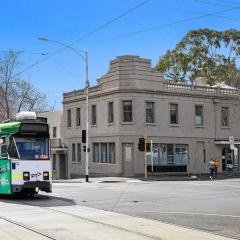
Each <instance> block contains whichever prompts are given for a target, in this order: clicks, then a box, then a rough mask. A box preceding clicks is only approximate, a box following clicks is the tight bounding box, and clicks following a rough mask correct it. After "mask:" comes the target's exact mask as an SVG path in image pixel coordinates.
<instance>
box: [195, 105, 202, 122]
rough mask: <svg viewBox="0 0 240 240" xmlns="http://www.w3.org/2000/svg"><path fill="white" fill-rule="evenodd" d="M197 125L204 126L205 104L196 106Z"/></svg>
mask: <svg viewBox="0 0 240 240" xmlns="http://www.w3.org/2000/svg"><path fill="white" fill-rule="evenodd" d="M195 126H203V106H201V105H196V106H195Z"/></svg>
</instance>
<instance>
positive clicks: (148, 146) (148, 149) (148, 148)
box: [146, 143, 151, 152]
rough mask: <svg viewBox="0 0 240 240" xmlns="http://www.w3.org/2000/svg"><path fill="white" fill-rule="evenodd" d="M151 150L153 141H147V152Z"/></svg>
mask: <svg viewBox="0 0 240 240" xmlns="http://www.w3.org/2000/svg"><path fill="white" fill-rule="evenodd" d="M150 151H151V143H146V152H150Z"/></svg>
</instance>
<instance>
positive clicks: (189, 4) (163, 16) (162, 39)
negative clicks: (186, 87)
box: [0, 0, 240, 109]
mask: <svg viewBox="0 0 240 240" xmlns="http://www.w3.org/2000/svg"><path fill="white" fill-rule="evenodd" d="M141 2H143V0H101V1H99V0H68V1H66V0H41V1H40V0H32V1H29V0H21V1H19V0H2V1H1V9H0V11H1V12H0V13H1V14H0V22H1V28H0V51H6V50H15V51H24V53H23V54H22V55H21V61H22V62H23V65H22V69H24V68H26V67H28V66H30V65H32V64H34V63H35V62H36V61H39V60H41V59H44V56H41V55H40V54H38V53H48V54H50V53H52V52H54V51H56V50H57V49H59V48H60V46H59V45H57V44H54V43H52V42H42V41H38V40H36V38H38V37H45V38H49V39H52V40H57V41H60V42H63V43H66V44H68V43H71V42H72V41H75V40H76V39H79V38H81V36H83V35H85V34H86V33H88V32H91V31H92V30H94V29H96V28H97V27H98V26H101V25H103V24H104V23H106V22H108V21H110V20H111V19H113V18H114V17H116V16H118V15H120V14H122V13H123V12H125V11H127V10H128V9H130V8H133V7H134V6H136V5H138V4H139V3H141ZM231 6H234V7H236V8H235V9H233V10H231V11H228V12H224V13H219V14H217V15H220V16H223V17H229V18H231V19H225V18H218V17H214V16H208V17H205V18H201V19H195V20H192V21H188V22H182V23H179V24H174V25H171V26H168V27H159V28H156V29H154V30H153V31H147V32H143V33H141V34H136V35H129V36H127V37H120V36H121V35H125V34H128V33H131V32H135V31H139V30H142V29H146V28H151V27H158V26H163V25H166V24H169V23H174V22H176V21H180V20H184V19H188V18H193V17H197V16H200V15H204V14H207V13H212V12H217V11H222V10H224V9H229V8H230V7H231ZM239 7H240V1H239V0H233V1H227V0H206V1H205V0H203V1H196V0H186V1H180V0H179V1H177V0H151V1H149V2H148V3H147V4H145V5H144V6H142V7H141V8H138V9H136V10H135V11H133V12H131V13H129V14H128V15H126V16H125V17H123V18H121V19H120V20H118V21H116V22H114V23H113V24H111V25H109V26H107V27H106V28H104V29H102V30H101V31H98V32H97V33H95V34H93V35H91V36H90V37H88V38H85V39H84V40H82V41H79V42H77V43H76V44H74V45H73V47H74V48H77V49H81V50H87V51H88V54H89V79H90V85H91V86H93V85H95V84H96V80H97V79H98V78H99V77H100V76H101V75H103V74H105V73H106V72H107V70H108V66H109V61H110V60H112V59H114V58H115V57H116V56H120V55H126V54H133V55H139V56H141V57H145V58H150V59H152V66H155V65H156V63H157V61H158V59H159V57H160V56H161V55H163V54H164V53H165V52H166V50H167V49H172V48H174V47H175V45H176V44H177V43H178V42H179V41H180V40H181V38H182V37H183V36H184V35H185V34H186V33H187V32H188V31H189V30H193V29H199V28H211V29H216V30H226V29H229V28H235V29H238V30H239V24H240V15H239V12H240V8H239ZM188 11H193V12H198V13H191V12H188ZM21 77H22V78H25V79H29V80H30V81H31V82H32V83H33V84H34V85H35V86H36V87H37V88H38V89H39V90H40V91H42V92H45V93H46V94H47V98H48V102H49V104H50V105H55V108H56V109H60V108H61V107H62V104H61V102H62V93H63V92H68V91H72V90H76V89H80V88H83V87H84V81H85V63H84V61H83V60H82V59H81V57H80V56H78V55H77V54H74V53H73V52H72V51H70V50H69V49H66V50H64V51H62V52H60V53H59V54H57V55H54V56H53V57H51V58H49V59H47V60H46V61H43V62H41V63H40V64H38V65H36V66H35V67H33V68H31V69H29V70H27V71H25V72H24V73H23V74H22V75H21Z"/></svg>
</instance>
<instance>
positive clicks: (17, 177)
mask: <svg viewBox="0 0 240 240" xmlns="http://www.w3.org/2000/svg"><path fill="white" fill-rule="evenodd" d="M12 179H23V175H22V174H21V173H19V174H18V173H14V174H12Z"/></svg>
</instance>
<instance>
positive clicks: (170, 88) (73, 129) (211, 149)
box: [62, 56, 240, 178]
mask: <svg viewBox="0 0 240 240" xmlns="http://www.w3.org/2000/svg"><path fill="white" fill-rule="evenodd" d="M85 99H86V95H85V92H84V89H83V90H79V91H73V92H69V93H65V94H64V95H63V133H62V134H63V137H64V142H65V144H66V146H67V147H68V177H71V178H72V177H78V176H80V175H84V173H85V165H84V163H85V153H84V152H83V151H82V149H83V144H82V143H81V133H82V129H85V113H86V111H85ZM124 101H127V102H125V104H126V109H125V108H124V109H125V113H123V102H124ZM109 102H113V122H111V123H109ZM239 103H240V101H239V91H238V90H235V89H220V88H211V87H206V86H192V85H187V84H177V83H170V82H168V81H165V80H164V78H163V76H162V74H161V73H159V72H157V71H156V70H154V69H153V68H152V67H151V61H150V60H149V59H143V58H140V57H138V56H122V57H117V58H116V59H115V60H113V61H110V69H109V71H108V73H107V74H105V75H104V76H102V77H101V78H100V79H98V84H97V85H96V86H94V87H91V88H90V89H89V123H90V125H89V139H90V149H91V151H90V175H108V176H122V175H125V176H137V175H143V174H144V154H143V152H139V150H138V140H139V138H140V137H143V136H144V134H146V135H147V139H148V140H147V141H148V142H150V140H152V142H153V143H154V149H153V150H154V151H153V157H154V171H160V172H168V171H171V172H178V171H184V172H188V173H206V172H207V171H208V168H207V165H208V161H209V159H210V158H218V159H219V160H220V162H221V166H220V169H219V170H220V171H222V170H223V171H225V170H226V164H227V158H228V157H229V156H230V150H229V144H228V138H229V136H234V138H235V143H236V145H235V147H236V149H235V151H234V152H235V163H239V157H238V155H237V151H238V146H239V145H238V144H239V140H240V124H239V123H240V121H239V120H240V105H239ZM127 104H128V106H127ZM147 104H149V105H150V106H151V107H152V108H151V109H148V110H147V109H146V108H147V106H148V105H147ZM171 104H173V105H171ZM174 104H177V112H178V113H177V123H174V124H171V123H170V120H172V121H173V120H174V121H175V120H176V119H174V116H175V115H174V116H173V119H170V118H171V117H170V108H171V109H172V108H174V107H175V108H176V105H174ZM92 105H95V106H96V124H95V125H93V126H92V125H91V120H92V113H91V111H92ZM129 106H130V107H129ZM195 106H202V107H200V110H201V111H202V116H200V117H198V119H196V116H195V115H196V107H195ZM111 107H112V106H111ZM131 107H132V114H131V113H130V112H131ZM224 107H225V109H223V108H224ZM77 108H80V113H81V114H80V115H81V116H80V118H81V121H80V126H76V125H77V124H76V123H77V119H76V117H77V116H76V115H77V114H76V113H77V110H76V109H77ZM69 110H71V111H69ZM224 110H225V113H226V112H227V113H228V116H227V119H226V121H228V122H227V123H226V124H227V126H222V115H223V114H224V113H223V111H224ZM147 111H150V112H151V111H152V112H153V114H152V115H149V112H148V113H147ZM127 112H128V113H127ZM70 113H71V126H70V127H68V118H69V117H70V116H68V115H69V114H70ZM173 113H175V112H173ZM150 114H151V113H150ZM123 115H124V116H123ZM146 115H148V117H149V116H150V118H148V121H149V119H150V120H151V121H152V122H148V123H147V122H146V120H147V119H146V118H147V116H146ZM124 117H125V118H128V117H129V119H130V120H131V121H130V122H124V119H123V118H124ZM151 117H152V118H151ZM125 120H126V119H125ZM196 121H200V125H199V122H196ZM196 123H198V125H196ZM79 144H80V145H79ZM72 148H74V149H75V153H74V155H75V156H76V157H74V158H75V159H72V158H73V152H72V151H73V149H72ZM80 149H81V151H80ZM79 155H80V156H79ZM149 156H150V155H149V154H148V157H149ZM73 160H74V161H73ZM222 163H223V164H222ZM149 165H151V161H150V162H149Z"/></svg>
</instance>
